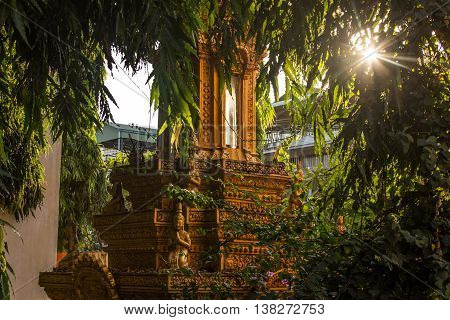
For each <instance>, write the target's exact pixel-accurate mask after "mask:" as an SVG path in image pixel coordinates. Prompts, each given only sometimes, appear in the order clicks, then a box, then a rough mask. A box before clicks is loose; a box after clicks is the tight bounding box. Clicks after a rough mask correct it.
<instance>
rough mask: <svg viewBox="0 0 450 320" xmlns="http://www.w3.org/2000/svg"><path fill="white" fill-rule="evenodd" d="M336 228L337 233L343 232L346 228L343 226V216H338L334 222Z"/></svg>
mask: <svg viewBox="0 0 450 320" xmlns="http://www.w3.org/2000/svg"><path fill="white" fill-rule="evenodd" d="M336 227H337V230H338V232H339V234H344V233H345V231H346V230H347V228H346V227H345V219H344V216H339V217H338V219H337V223H336Z"/></svg>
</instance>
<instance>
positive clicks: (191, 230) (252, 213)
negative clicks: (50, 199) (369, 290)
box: [40, 39, 290, 299]
mask: <svg viewBox="0 0 450 320" xmlns="http://www.w3.org/2000/svg"><path fill="white" fill-rule="evenodd" d="M238 61H239V67H237V68H236V70H233V72H232V77H231V86H232V89H233V90H232V92H228V91H226V90H222V91H221V90H220V86H219V71H218V63H219V60H218V58H217V56H216V54H215V52H214V48H213V46H211V45H209V44H208V43H207V41H206V40H205V39H201V40H200V41H199V43H198V61H197V72H198V79H199V85H198V88H199V95H198V96H199V109H200V125H199V128H198V132H197V133H196V136H195V137H194V138H193V140H194V143H193V148H192V150H191V152H190V156H189V159H188V161H181V160H180V159H177V157H176V154H175V153H174V152H173V150H171V146H170V139H169V134H170V132H169V131H167V130H166V132H165V133H164V134H162V135H161V136H160V137H159V138H158V146H157V149H158V152H157V154H156V155H155V157H154V158H153V159H151V160H150V161H147V162H146V161H144V159H142V157H140V156H139V155H138V154H134V155H130V165H126V166H120V167H116V168H114V169H113V171H112V172H111V176H110V180H111V183H112V185H113V191H112V194H113V199H112V200H111V202H110V203H109V204H108V205H107V206H106V207H105V209H104V210H103V212H102V214H101V215H98V216H95V218H94V226H95V228H96V229H97V230H98V231H99V234H100V238H101V239H102V241H103V242H104V243H105V244H106V245H105V247H104V251H103V252H96V253H86V252H85V253H74V254H72V257H71V258H69V259H67V261H66V262H64V263H62V264H61V265H60V266H59V267H58V268H56V269H55V270H53V271H52V272H43V273H41V276H40V284H41V286H43V287H44V288H45V290H46V292H47V294H48V296H49V297H50V298H52V299H67V298H69V299H117V298H121V299H162V298H180V297H182V292H183V290H184V288H186V286H189V285H192V284H195V285H196V287H197V288H198V292H199V293H200V294H205V295H206V294H208V293H209V292H211V287H212V286H214V285H219V284H223V283H226V284H227V285H228V287H230V288H231V289H232V291H233V292H234V293H236V294H238V296H242V297H245V295H246V293H247V292H248V291H249V290H250V289H249V288H248V287H246V286H245V285H244V284H243V283H242V281H241V279H239V277H238V276H236V274H237V273H236V272H235V271H236V270H240V269H242V268H245V267H246V266H248V265H249V264H251V263H252V261H254V259H255V257H256V256H257V255H259V254H261V253H263V250H264V248H261V247H258V246H257V245H256V242H257V239H256V238H255V237H254V236H253V235H245V236H241V237H238V238H236V239H233V241H231V242H230V244H229V246H227V248H226V250H224V247H223V246H222V244H223V243H224V242H226V241H228V240H229V238H227V234H226V225H227V222H229V221H232V220H233V219H246V220H249V219H250V220H258V221H263V222H264V221H265V219H266V216H265V215H264V208H263V207H262V206H260V205H258V204H257V203H256V202H255V200H254V199H252V198H251V197H249V195H248V194H249V193H252V194H256V195H257V196H258V198H259V200H261V201H263V202H264V203H265V204H266V205H268V206H270V205H276V204H278V203H280V201H281V200H282V197H283V195H284V193H285V190H286V188H287V187H288V186H289V184H290V178H289V176H288V175H287V173H286V171H285V170H284V168H283V167H282V166H279V165H266V164H263V163H262V162H261V160H260V159H259V157H258V154H257V152H256V103H255V85H256V77H257V74H258V65H259V63H260V60H259V59H258V57H256V55H255V53H254V52H253V51H252V48H251V47H246V46H243V47H242V48H241V50H240V56H239V57H238ZM161 118H162V117H160V119H161ZM170 185H177V186H180V187H182V188H185V189H187V190H192V191H196V192H200V193H205V194H206V193H207V194H209V195H212V196H213V197H214V199H217V200H221V201H222V202H223V203H225V204H226V208H228V209H220V208H196V207H194V206H192V205H190V204H188V203H185V202H180V201H176V200H174V199H171V197H170V196H169V194H168V193H167V192H166V191H167V187H168V186H170ZM124 190H126V192H127V193H128V195H127V196H126V197H125V196H124ZM229 208H233V210H232V211H233V212H231V211H230V210H229ZM237 212H238V214H237ZM211 252H220V254H218V255H217V258H215V259H211V258H209V257H210V256H211ZM180 268H182V269H185V268H190V269H192V270H193V271H195V272H194V276H188V275H186V274H185V273H183V272H180V271H177V270H179V269H180ZM168 270H171V272H168Z"/></svg>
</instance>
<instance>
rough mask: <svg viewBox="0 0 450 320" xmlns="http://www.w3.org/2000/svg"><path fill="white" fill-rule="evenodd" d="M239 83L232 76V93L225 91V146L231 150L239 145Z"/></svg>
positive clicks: (238, 80)
mask: <svg viewBox="0 0 450 320" xmlns="http://www.w3.org/2000/svg"><path fill="white" fill-rule="evenodd" d="M239 83H240V78H239V77H235V76H232V77H231V89H232V92H231V93H230V91H229V90H228V89H226V90H225V123H224V126H225V144H226V145H227V146H228V147H230V148H236V147H237V145H238V134H237V132H238V127H237V121H238V119H237V118H238V110H239Z"/></svg>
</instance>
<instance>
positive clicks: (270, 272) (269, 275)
mask: <svg viewBox="0 0 450 320" xmlns="http://www.w3.org/2000/svg"><path fill="white" fill-rule="evenodd" d="M266 275H267V276H268V277H269V278H272V277H273V276H274V275H275V273H273V272H272V271H267V273H266Z"/></svg>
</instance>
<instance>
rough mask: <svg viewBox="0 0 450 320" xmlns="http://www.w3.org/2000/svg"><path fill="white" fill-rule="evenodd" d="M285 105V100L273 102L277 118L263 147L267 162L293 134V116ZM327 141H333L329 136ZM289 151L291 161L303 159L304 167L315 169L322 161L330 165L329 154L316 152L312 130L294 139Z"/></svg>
mask: <svg viewBox="0 0 450 320" xmlns="http://www.w3.org/2000/svg"><path fill="white" fill-rule="evenodd" d="M284 105H285V102H284V101H280V102H276V103H274V104H273V107H274V108H275V117H276V118H275V121H274V125H273V127H272V128H271V129H270V130H269V131H268V132H267V137H266V139H267V142H266V145H265V147H264V149H263V156H264V157H263V158H264V159H263V160H264V162H265V163H270V162H272V161H273V157H274V154H275V152H276V151H277V149H278V147H279V146H280V145H281V144H282V143H283V142H284V141H285V140H287V139H289V138H290V137H292V135H293V132H292V130H291V117H290V115H289V113H288V111H287V110H286V109H285V108H284ZM325 141H326V142H327V144H329V143H331V139H330V138H329V137H326V138H325ZM288 152H289V158H290V161H291V163H293V164H295V165H297V164H298V162H299V161H301V162H302V166H303V168H304V169H308V170H314V168H316V167H317V166H318V165H319V163H322V165H323V166H324V167H328V165H329V155H328V154H326V153H323V154H316V153H315V151H314V134H313V133H312V131H310V132H308V133H307V134H306V135H304V136H303V137H300V138H298V139H296V140H295V141H293V142H292V143H291V145H290V146H289V149H288Z"/></svg>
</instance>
